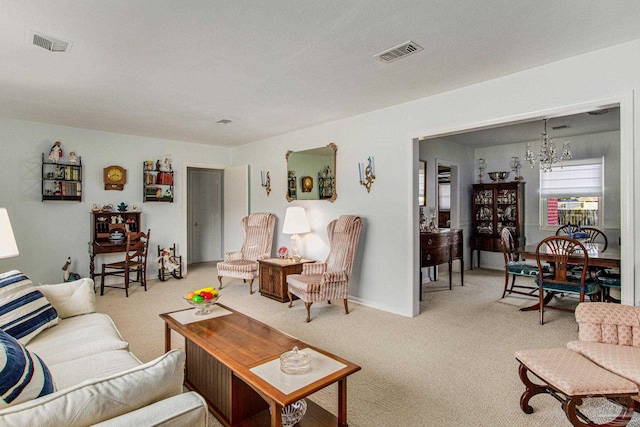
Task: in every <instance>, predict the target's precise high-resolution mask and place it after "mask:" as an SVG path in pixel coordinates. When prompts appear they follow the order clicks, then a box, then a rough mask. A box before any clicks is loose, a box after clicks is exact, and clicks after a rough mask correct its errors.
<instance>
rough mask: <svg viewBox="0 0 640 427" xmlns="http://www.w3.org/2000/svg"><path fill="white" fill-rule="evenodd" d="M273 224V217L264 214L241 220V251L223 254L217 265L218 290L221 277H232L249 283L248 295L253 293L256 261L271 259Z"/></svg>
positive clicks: (274, 221) (253, 214)
mask: <svg viewBox="0 0 640 427" xmlns="http://www.w3.org/2000/svg"><path fill="white" fill-rule="evenodd" d="M275 224H276V217H275V215H273V214H270V213H266V212H258V213H252V214H250V215H249V216H246V217H244V218H242V221H241V225H242V234H243V236H244V237H243V241H242V249H240V250H239V251H236V252H227V253H225V255H224V261H222V262H219V263H218V282H220V289H222V278H223V277H234V278H236V279H243V280H244V281H245V282H249V293H250V294H252V293H253V279H255V278H256V277H258V260H259V259H264V258H269V257H271V246H272V245H273V230H274V228H275Z"/></svg>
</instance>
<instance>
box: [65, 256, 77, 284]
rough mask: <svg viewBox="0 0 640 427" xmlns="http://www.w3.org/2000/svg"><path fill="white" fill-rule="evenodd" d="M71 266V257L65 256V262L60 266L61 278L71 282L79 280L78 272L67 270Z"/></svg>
mask: <svg viewBox="0 0 640 427" xmlns="http://www.w3.org/2000/svg"><path fill="white" fill-rule="evenodd" d="M70 268H71V257H69V258H67V262H66V263H65V264H64V265H63V266H62V271H64V273H62V278H63V279H64V281H65V282H73V281H75V280H80V275H79V274H78V273H73V272H72V271H69V270H70Z"/></svg>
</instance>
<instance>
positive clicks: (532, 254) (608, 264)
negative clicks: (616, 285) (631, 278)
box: [518, 243, 620, 268]
mask: <svg viewBox="0 0 640 427" xmlns="http://www.w3.org/2000/svg"><path fill="white" fill-rule="evenodd" d="M537 246H538V244H537V243H536V244H535V245H527V246H525V247H524V249H522V248H519V249H518V252H520V254H521V255H522V259H532V260H535V259H536V247H537ZM601 247H602V245H601V244H600V243H591V244H590V246H589V247H587V250H589V267H602V268H620V246H619V245H609V246H607V250H606V251H601V250H600V248H601ZM590 249H593V251H592V250H590ZM544 250H545V248H544V247H543V248H541V253H540V259H541V260H543V261H547V262H552V261H553V257H552V256H551V255H546V254H545V253H543V252H542V251H544ZM571 260H572V258H569V262H571ZM575 261H576V262H577V263H581V262H582V258H576V259H575Z"/></svg>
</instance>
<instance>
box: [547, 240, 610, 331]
mask: <svg viewBox="0 0 640 427" xmlns="http://www.w3.org/2000/svg"><path fill="white" fill-rule="evenodd" d="M541 254H545V255H546V257H549V256H550V257H551V259H552V261H551V263H552V264H553V266H554V268H552V269H550V271H548V272H545V271H544V267H545V265H546V261H543V260H542V259H541ZM536 262H537V264H538V293H539V298H540V302H539V312H540V324H541V325H543V324H544V310H545V308H553V309H556V310H563V311H571V312H573V311H575V308H571V307H568V306H561V305H551V304H550V302H551V300H552V299H553V297H554V296H558V295H564V294H574V295H578V296H579V300H580V302H583V301H584V299H585V296H587V295H588V296H594V295H597V294H598V293H599V292H600V288H599V287H598V284H597V282H596V281H595V280H593V279H592V278H591V276H590V275H589V273H588V269H589V252H588V251H587V249H586V248H585V246H584V245H583V244H582V243H580V242H579V241H577V240H575V239H572V238H570V237H566V236H551V237H547V238H546V239H544V240H542V241H541V242H540V243H538V246H537V247H536ZM573 267H578V268H580V274H579V275H578V276H576V275H575V274H569V270H572V268H573ZM573 271H575V270H573Z"/></svg>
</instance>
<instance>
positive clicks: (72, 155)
mask: <svg viewBox="0 0 640 427" xmlns="http://www.w3.org/2000/svg"><path fill="white" fill-rule="evenodd" d="M67 160H68V161H69V164H70V165H76V164H78V156H76V152H75V151H72V152H70V153H69V158H68V159H67Z"/></svg>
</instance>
